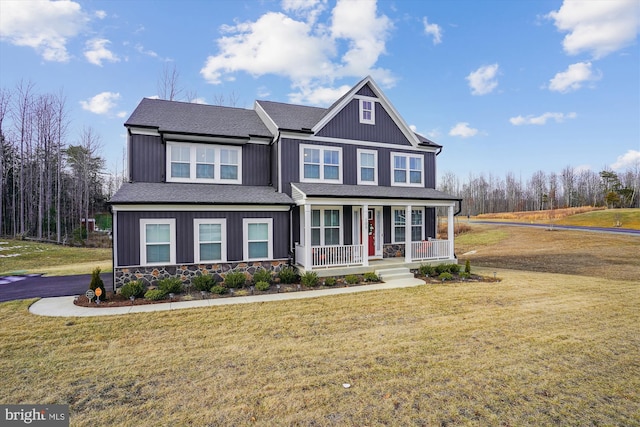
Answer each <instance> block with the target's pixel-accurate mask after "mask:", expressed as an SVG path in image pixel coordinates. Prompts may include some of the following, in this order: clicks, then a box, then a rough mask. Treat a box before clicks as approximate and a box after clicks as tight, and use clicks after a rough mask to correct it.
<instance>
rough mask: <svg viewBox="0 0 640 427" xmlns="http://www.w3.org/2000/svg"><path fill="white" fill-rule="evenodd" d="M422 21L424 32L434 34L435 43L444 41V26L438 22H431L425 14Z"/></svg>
mask: <svg viewBox="0 0 640 427" xmlns="http://www.w3.org/2000/svg"><path fill="white" fill-rule="evenodd" d="M422 23H423V24H424V32H425V34H430V35H431V36H433V44H439V43H441V42H442V27H440V25H438V24H430V23H429V21H428V20H427V17H426V16H425V17H424V18H422Z"/></svg>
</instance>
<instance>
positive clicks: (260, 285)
mask: <svg viewBox="0 0 640 427" xmlns="http://www.w3.org/2000/svg"><path fill="white" fill-rule="evenodd" d="M269 286H271V285H269V282H265V281H260V282H257V283H256V290H258V291H268V290H269Z"/></svg>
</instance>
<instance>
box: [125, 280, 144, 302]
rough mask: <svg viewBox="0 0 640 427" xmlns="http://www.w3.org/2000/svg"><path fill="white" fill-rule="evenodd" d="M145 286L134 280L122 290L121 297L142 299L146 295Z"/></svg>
mask: <svg viewBox="0 0 640 427" xmlns="http://www.w3.org/2000/svg"><path fill="white" fill-rule="evenodd" d="M144 291H145V286H144V285H143V284H142V282H141V281H140V280H134V281H133V282H129V283H125V284H124V285H123V286H122V287H121V288H120V295H122V296H123V297H125V298H127V299H128V298H131V297H136V298H140V297H141V296H143V295H144Z"/></svg>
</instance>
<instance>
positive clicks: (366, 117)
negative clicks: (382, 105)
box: [360, 99, 376, 125]
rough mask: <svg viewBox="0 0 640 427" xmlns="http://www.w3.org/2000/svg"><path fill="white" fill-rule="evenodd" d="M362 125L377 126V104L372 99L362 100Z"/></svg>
mask: <svg viewBox="0 0 640 427" xmlns="http://www.w3.org/2000/svg"><path fill="white" fill-rule="evenodd" d="M360 123H364V124H368V125H375V124H376V102H375V101H374V100H372V99H360Z"/></svg>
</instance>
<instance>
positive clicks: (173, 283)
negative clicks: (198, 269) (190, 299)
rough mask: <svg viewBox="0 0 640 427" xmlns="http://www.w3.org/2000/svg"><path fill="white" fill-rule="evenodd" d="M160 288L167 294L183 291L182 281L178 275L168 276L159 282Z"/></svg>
mask: <svg viewBox="0 0 640 427" xmlns="http://www.w3.org/2000/svg"><path fill="white" fill-rule="evenodd" d="M158 289H160V290H162V291H163V292H164V293H165V294H179V293H181V292H182V281H180V279H178V278H177V277H168V278H166V279H162V280H160V281H159V282H158Z"/></svg>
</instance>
